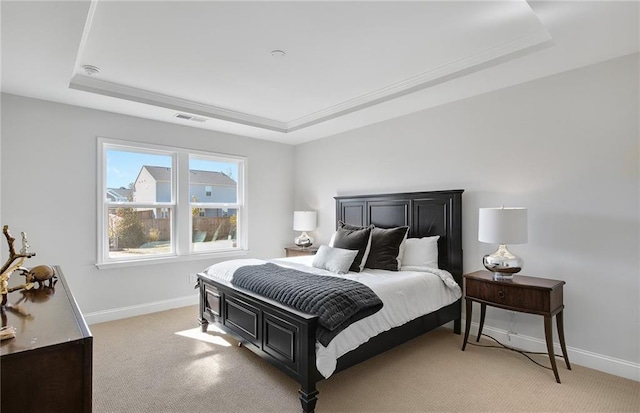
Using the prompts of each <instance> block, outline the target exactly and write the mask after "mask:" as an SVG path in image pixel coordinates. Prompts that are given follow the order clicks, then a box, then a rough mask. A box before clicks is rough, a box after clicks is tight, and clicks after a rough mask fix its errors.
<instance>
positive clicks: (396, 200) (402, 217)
mask: <svg viewBox="0 0 640 413" xmlns="http://www.w3.org/2000/svg"><path fill="white" fill-rule="evenodd" d="M462 193H463V190H449V191H432V192H412V193H396V194H383V195H357V196H338V197H336V198H335V201H336V222H342V223H346V224H348V225H352V226H358V227H367V226H369V225H374V226H376V227H378V228H395V227H402V226H408V227H409V229H408V234H407V236H408V237H409V238H415V239H425V237H434V236H439V238H438V239H437V256H438V258H437V261H438V267H439V268H440V269H442V270H445V271H441V272H440V273H439V272H438V270H437V269H436V270H434V271H432V272H433V274H430V277H431V278H433V276H435V277H436V280H437V278H438V277H441V281H442V282H443V284H446V283H447V282H449V283H453V284H455V285H456V288H457V289H458V290H460V288H461V287H462V225H461V209H462ZM312 260H313V257H297V258H293V259H282V260H270V262H271V263H275V264H277V265H278V266H283V267H289V268H295V269H303V268H304V267H305V266H308V264H310V262H311V261H312ZM262 262H263V261H262V260H255V264H260V263H262ZM251 263H252V261H251V260H232V261H229V262H225V263H221V265H220V266H218V267H221V268H223V269H226V271H227V273H228V274H232V273H233V272H234V271H235V270H236V269H237V268H238V266H239V265H245V264H251ZM218 267H216V271H215V272H212V271H210V270H209V269H207V271H204V272H202V273H199V274H198V288H199V293H200V308H199V321H200V324H201V328H202V331H205V332H206V331H207V328H208V325H209V324H210V323H214V324H215V325H216V326H218V327H219V328H221V329H222V330H223V331H225V332H227V333H229V334H231V335H232V336H233V337H234V338H236V339H237V340H238V341H239V343H241V344H242V345H244V346H245V347H246V348H248V349H249V350H251V351H253V352H254V353H256V354H257V355H259V356H260V357H262V358H263V359H265V360H266V361H268V362H269V363H271V364H272V365H274V366H275V367H277V368H278V369H280V370H281V371H283V372H284V373H286V374H288V375H289V376H290V377H292V378H293V379H295V380H296V381H297V382H298V383H300V386H301V388H300V390H299V394H300V401H301V404H302V410H303V412H306V413H310V412H313V411H314V409H315V405H316V402H317V398H318V391H317V388H316V384H317V382H318V381H320V380H323V379H325V378H327V377H328V376H330V375H331V374H335V373H336V372H339V371H342V370H344V369H347V368H348V367H350V366H353V365H355V364H357V363H359V362H362V361H364V360H367V359H369V358H371V357H373V356H375V355H377V354H380V353H382V352H384V351H386V350H388V349H391V348H393V347H395V346H397V345H399V344H401V343H404V342H406V341H408V340H411V339H412V338H415V337H417V336H419V335H421V334H424V333H426V332H428V331H430V330H433V329H435V328H437V327H439V326H442V325H444V324H447V323H449V322H453V331H454V333H456V334H460V319H461V308H462V306H461V299H460V295H459V294H458V295H456V296H454V297H449V298H448V301H447V303H445V304H443V305H440V304H438V305H437V307H438V308H437V309H435V310H434V311H431V310H429V311H430V312H428V313H425V314H422V315H419V316H417V317H416V316H415V314H414V315H412V317H414V318H412V319H411V320H410V321H406V322H405V321H403V322H402V323H401V324H400V325H397V326H385V327H380V328H379V329H380V330H383V331H381V332H374V334H376V335H375V336H373V337H370V338H369V337H367V338H366V339H363V340H361V341H363V342H362V343H360V342H358V343H350V344H348V345H347V346H346V347H345V345H343V344H340V347H341V349H340V350H339V351H337V352H336V351H333V350H335V349H331V346H332V345H333V344H334V343H343V341H340V340H343V336H349V335H350V334H351V332H353V330H357V329H360V327H361V326H363V325H367V324H366V323H370V321H371V320H372V319H374V318H375V317H378V318H380V317H384V313H383V311H386V308H385V307H389V305H388V303H387V302H385V305H384V306H383V307H382V310H380V311H379V312H378V313H376V314H373V315H371V316H369V317H367V318H365V319H362V320H360V321H358V322H356V323H355V324H352V325H351V326H349V327H347V329H346V330H344V331H343V332H341V333H340V334H338V335H337V336H336V338H335V339H333V341H332V342H330V343H329V345H328V346H326V347H325V346H323V345H321V344H320V343H318V342H317V330H318V329H319V328H320V326H319V324H318V316H317V315H312V314H308V313H306V312H303V311H298V310H296V309H293V308H291V307H289V306H286V305H284V304H281V303H279V302H277V301H275V300H272V299H269V298H266V297H264V296H262V295H260V294H257V293H255V292H252V291H249V290H247V289H244V288H239V287H238V286H237V285H234V284H233V283H232V282H231V281H230V278H229V277H225V276H221V275H220V274H221V273H222V272H220V271H219V268H218ZM420 270H422V269H420ZM380 271H382V270H370V271H364V272H363V274H362V275H359V276H358V277H356V278H358V279H361V280H363V281H362V282H363V283H365V284H366V283H369V281H368V278H366V277H374V278H375V277H381V276H383V275H384V274H382V273H380ZM441 273H446V274H450V275H449V276H448V277H449V278H451V279H448V278H447V277H445V275H443V274H441ZM349 274H352V273H349ZM352 275H353V274H352ZM395 275H397V276H398V277H400V276H401V277H404V278H407V277H408V278H411V277H416V274H414V273H413V271H411V268H408V270H407V271H405V270H404V267H403V271H398V272H397V273H395ZM374 284H375V282H374ZM367 285H368V284H367ZM444 289H445V290H446V287H444ZM449 289H450V290H451V291H453V290H455V289H454V288H452V287H451V286H450V287H449ZM376 293H378V294H380V293H379V292H378V291H376ZM445 295H447V294H445ZM381 298H382V299H383V301H385V300H386V297H384V295H382V296H381ZM430 300H431V298H429V300H425V301H430ZM418 304H420V303H418ZM416 307H418V305H416ZM411 308H413V307H411ZM421 311H422V310H421ZM376 328H378V327H376ZM348 340H349V339H347V341H348ZM356 345H357V347H355V348H353V349H352V347H354V346H356ZM345 349H346V350H345ZM329 353H330V354H329ZM327 358H329V359H332V358H333V360H330V361H329V364H328V367H327V364H326V363H325V361H326V359H327ZM323 363H324V364H323Z"/></svg>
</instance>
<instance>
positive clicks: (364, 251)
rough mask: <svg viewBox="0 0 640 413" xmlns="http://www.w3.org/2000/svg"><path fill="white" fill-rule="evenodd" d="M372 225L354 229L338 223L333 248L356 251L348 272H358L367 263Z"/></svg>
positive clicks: (351, 226)
mask: <svg viewBox="0 0 640 413" xmlns="http://www.w3.org/2000/svg"><path fill="white" fill-rule="evenodd" d="M372 229H373V225H371V226H369V227H355V226H353V225H349V224H345V223H344V222H342V221H340V222H338V229H337V230H336V236H335V239H334V240H333V247H335V248H343V249H346V250H358V255H356V258H355V259H354V260H353V263H352V264H351V267H350V268H349V271H354V272H360V271H362V269H363V268H364V263H365V262H367V256H368V255H369V249H370V248H371V230H372Z"/></svg>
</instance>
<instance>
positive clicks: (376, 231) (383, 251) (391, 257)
mask: <svg viewBox="0 0 640 413" xmlns="http://www.w3.org/2000/svg"><path fill="white" fill-rule="evenodd" d="M407 232H409V227H396V228H386V229H385V228H378V227H375V228H373V231H372V232H371V251H369V256H368V257H367V261H366V264H365V265H364V266H365V267H366V268H373V269H378V270H389V271H398V270H399V269H400V262H399V261H398V255H399V254H400V244H402V241H404V239H405V237H406V236H407Z"/></svg>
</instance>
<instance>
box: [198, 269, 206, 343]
mask: <svg viewBox="0 0 640 413" xmlns="http://www.w3.org/2000/svg"><path fill="white" fill-rule="evenodd" d="M196 288H197V289H198V290H200V294H199V295H200V300H199V303H200V309H199V311H198V313H199V314H198V323H200V330H201V331H202V332H203V333H206V332H207V328H208V327H209V321H208V320H207V319H206V318H204V312H205V308H206V306H205V302H204V300H205V297H206V294H205V290H204V282H203V281H202V280H201V279H200V278H198V284H196Z"/></svg>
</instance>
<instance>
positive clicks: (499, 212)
mask: <svg viewBox="0 0 640 413" xmlns="http://www.w3.org/2000/svg"><path fill="white" fill-rule="evenodd" d="M527 238H528V233H527V208H480V210H479V216H478V241H480V242H487V243H490V244H524V243H526V242H527Z"/></svg>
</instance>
